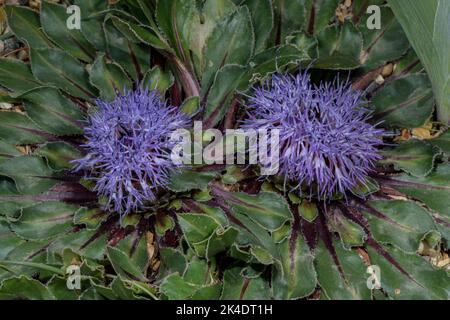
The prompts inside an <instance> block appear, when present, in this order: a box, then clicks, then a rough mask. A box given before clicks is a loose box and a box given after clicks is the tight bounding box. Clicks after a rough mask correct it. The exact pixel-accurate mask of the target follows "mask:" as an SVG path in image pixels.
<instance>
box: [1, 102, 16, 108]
mask: <svg viewBox="0 0 450 320" xmlns="http://www.w3.org/2000/svg"><path fill="white" fill-rule="evenodd" d="M12 107H13V105H12V104H11V103H6V102H2V103H0V109H2V110H10V109H11V108H12Z"/></svg>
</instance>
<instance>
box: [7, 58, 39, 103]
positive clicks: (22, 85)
mask: <svg viewBox="0 0 450 320" xmlns="http://www.w3.org/2000/svg"><path fill="white" fill-rule="evenodd" d="M0 85H2V86H3V87H5V88H7V89H8V90H10V91H12V93H11V94H10V95H11V96H13V97H17V96H19V95H21V94H22V93H24V92H27V91H30V90H32V89H34V88H37V87H40V86H42V84H41V83H40V82H39V81H38V80H36V79H35V78H34V76H33V74H32V73H31V70H30V67H29V66H28V65H27V64H25V63H24V62H22V61H20V60H17V59H7V58H0Z"/></svg>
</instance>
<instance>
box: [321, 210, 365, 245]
mask: <svg viewBox="0 0 450 320" xmlns="http://www.w3.org/2000/svg"><path fill="white" fill-rule="evenodd" d="M328 225H329V226H330V227H331V229H332V230H334V231H336V232H337V233H338V234H339V238H340V239H341V241H342V245H343V246H344V249H347V250H350V249H351V248H353V247H361V246H362V245H363V244H364V240H365V239H366V233H365V232H364V230H363V229H362V228H361V226H360V225H359V224H357V223H355V222H353V221H351V220H350V219H347V218H346V217H345V216H344V215H343V214H342V212H341V211H340V210H333V214H332V215H330V216H329V218H328Z"/></svg>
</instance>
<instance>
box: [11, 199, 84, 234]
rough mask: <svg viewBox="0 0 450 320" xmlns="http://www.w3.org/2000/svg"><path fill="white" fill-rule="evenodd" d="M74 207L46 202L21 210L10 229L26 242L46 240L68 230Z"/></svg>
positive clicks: (75, 208)
mask: <svg viewBox="0 0 450 320" xmlns="http://www.w3.org/2000/svg"><path fill="white" fill-rule="evenodd" d="M78 209H79V208H78V207H77V206H74V205H70V204H66V203H62V202H56V201H48V202H42V203H39V204H36V205H34V206H31V207H27V208H25V209H22V212H21V215H20V218H19V220H18V221H16V222H14V223H11V229H12V230H13V231H14V232H15V233H17V234H18V235H19V236H21V237H23V238H25V239H28V240H39V239H48V238H51V237H53V236H56V235H59V234H61V233H64V232H66V231H68V230H69V228H71V226H72V219H73V215H74V213H75V211H77V210H78Z"/></svg>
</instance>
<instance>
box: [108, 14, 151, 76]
mask: <svg viewBox="0 0 450 320" xmlns="http://www.w3.org/2000/svg"><path fill="white" fill-rule="evenodd" d="M117 26H120V28H121V29H120V30H119V29H118V27H117ZM103 27H104V29H105V35H106V43H107V48H108V54H109V57H110V58H111V59H113V60H114V61H115V62H116V63H118V64H119V65H121V66H122V68H123V69H124V70H125V71H126V72H127V73H128V74H129V75H130V76H131V78H133V80H141V79H142V77H143V74H144V73H145V72H146V71H147V70H148V69H149V68H150V50H149V48H148V47H147V46H145V45H143V44H140V43H134V41H135V38H136V36H134V33H132V31H131V29H130V26H129V25H128V24H127V23H126V22H125V21H123V20H121V19H119V18H117V17H114V16H109V18H107V19H106V20H105V22H104V24H103ZM127 36H128V37H127ZM131 38H133V39H131Z"/></svg>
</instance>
